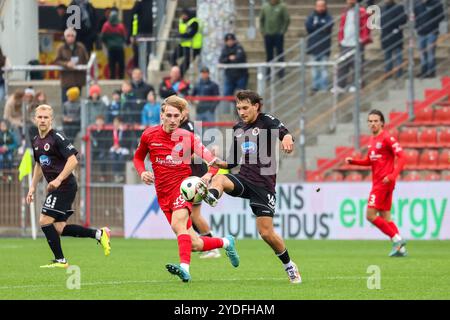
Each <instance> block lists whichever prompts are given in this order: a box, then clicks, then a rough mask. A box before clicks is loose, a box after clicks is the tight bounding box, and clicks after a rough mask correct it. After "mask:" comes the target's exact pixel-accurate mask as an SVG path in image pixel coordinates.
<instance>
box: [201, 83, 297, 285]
mask: <svg viewBox="0 0 450 320" xmlns="http://www.w3.org/2000/svg"><path fill="white" fill-rule="evenodd" d="M261 108H262V98H261V97H260V96H259V95H258V94H257V93H256V92H253V91H250V90H242V91H239V92H238V93H237V94H236V109H237V113H238V115H239V117H240V118H241V121H239V122H238V123H237V124H236V125H235V126H234V127H233V144H232V147H231V150H230V153H229V156H228V157H227V159H226V161H222V160H216V161H215V162H214V163H211V165H213V166H216V167H219V168H222V169H231V168H234V167H236V166H238V165H240V166H241V167H240V170H239V173H238V174H225V175H215V176H214V177H213V179H212V181H211V184H210V187H209V189H207V188H206V186H205V184H199V185H198V186H197V190H198V192H199V193H200V194H201V195H202V197H203V199H204V201H206V202H207V203H208V204H210V205H211V206H215V205H216V204H217V200H218V199H219V198H220V197H221V196H222V194H223V192H226V193H227V194H229V195H231V196H233V197H241V198H245V199H250V207H251V208H252V211H253V214H254V215H255V216H256V226H257V228H258V232H259V234H260V235H261V237H262V238H263V240H264V241H265V242H266V243H267V244H268V245H269V246H270V247H271V248H272V249H273V250H274V252H275V254H276V255H277V256H278V258H279V259H280V260H281V261H282V263H283V266H284V269H285V271H286V273H287V275H288V277H289V280H290V282H291V283H301V281H302V280H301V276H300V273H299V271H298V268H297V266H296V264H295V263H294V262H293V261H292V260H291V259H290V257H289V253H288V251H287V249H286V246H285V244H284V241H283V239H282V238H281V237H280V236H279V235H278V234H277V233H276V232H275V230H274V227H273V216H274V212H275V201H276V198H275V184H276V172H277V154H278V153H277V151H278V145H277V140H278V139H279V140H280V141H281V149H282V150H283V151H284V152H286V153H291V152H292V150H293V147H294V140H293V138H292V135H291V134H290V133H289V131H288V129H287V128H286V127H285V126H284V124H283V123H282V122H280V120H278V119H277V118H275V117H273V116H272V115H270V114H266V113H262V112H261Z"/></svg>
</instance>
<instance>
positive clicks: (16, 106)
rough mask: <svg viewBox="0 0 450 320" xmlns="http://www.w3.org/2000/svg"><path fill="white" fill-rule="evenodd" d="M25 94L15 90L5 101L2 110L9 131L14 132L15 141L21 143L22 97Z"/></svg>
mask: <svg viewBox="0 0 450 320" xmlns="http://www.w3.org/2000/svg"><path fill="white" fill-rule="evenodd" d="M24 96H25V92H24V91H23V90H21V89H17V90H16V91H15V92H14V94H13V95H11V96H10V97H9V98H8V100H6V104H5V109H4V110H3V118H4V119H5V120H6V121H8V123H9V124H10V128H11V130H12V131H13V132H14V135H15V138H16V141H17V142H18V143H19V142H20V141H22V127H23V125H24V123H23V97H24Z"/></svg>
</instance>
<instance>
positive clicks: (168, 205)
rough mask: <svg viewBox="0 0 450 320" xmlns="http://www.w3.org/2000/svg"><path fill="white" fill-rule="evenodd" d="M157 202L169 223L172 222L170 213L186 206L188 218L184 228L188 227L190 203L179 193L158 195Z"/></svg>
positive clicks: (189, 225) (189, 223)
mask: <svg viewBox="0 0 450 320" xmlns="http://www.w3.org/2000/svg"><path fill="white" fill-rule="evenodd" d="M158 203H159V207H160V208H161V210H162V211H163V212H164V214H165V215H166V218H167V221H169V224H172V213H173V212H174V211H177V210H180V209H183V208H186V209H187V210H188V212H189V219H188V222H187V225H186V228H187V229H189V228H190V227H191V226H192V220H191V212H192V203H191V202H188V201H186V200H184V199H183V196H182V195H181V194H180V193H177V194H175V195H168V196H166V197H158Z"/></svg>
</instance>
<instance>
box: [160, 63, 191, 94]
mask: <svg viewBox="0 0 450 320" xmlns="http://www.w3.org/2000/svg"><path fill="white" fill-rule="evenodd" d="M188 93H189V81H185V80H184V79H183V78H182V77H181V70H180V67H178V66H173V67H172V69H170V74H169V76H168V77H165V78H164V79H163V80H162V82H161V84H160V86H159V95H160V97H161V98H162V99H165V98H167V97H170V96H171V95H174V94H176V95H177V96H180V97H183V96H187V95H188Z"/></svg>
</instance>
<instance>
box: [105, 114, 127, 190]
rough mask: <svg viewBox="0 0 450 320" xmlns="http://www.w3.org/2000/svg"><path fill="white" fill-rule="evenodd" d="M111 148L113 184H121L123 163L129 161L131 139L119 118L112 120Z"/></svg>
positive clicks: (123, 169) (110, 158)
mask: <svg viewBox="0 0 450 320" xmlns="http://www.w3.org/2000/svg"><path fill="white" fill-rule="evenodd" d="M112 142H113V144H112V146H111V148H110V149H109V160H111V162H112V171H113V172H114V182H116V183H119V182H123V181H124V180H125V179H124V173H125V162H126V161H127V160H128V159H129V157H130V153H131V145H132V143H133V137H132V134H131V131H128V130H126V125H125V124H124V123H123V122H122V120H121V119H120V117H117V118H114V120H113V130H112Z"/></svg>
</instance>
